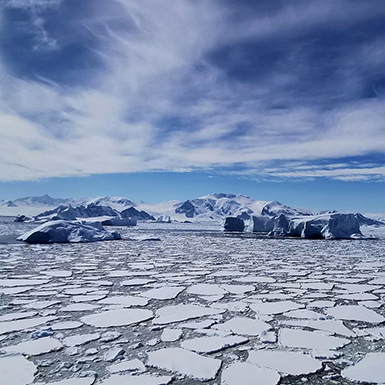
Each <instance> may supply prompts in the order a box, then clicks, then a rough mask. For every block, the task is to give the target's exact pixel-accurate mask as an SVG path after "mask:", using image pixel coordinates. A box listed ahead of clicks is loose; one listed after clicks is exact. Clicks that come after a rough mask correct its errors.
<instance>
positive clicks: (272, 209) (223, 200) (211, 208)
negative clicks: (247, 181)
mask: <svg viewBox="0 0 385 385" xmlns="http://www.w3.org/2000/svg"><path fill="white" fill-rule="evenodd" d="M173 208H174V213H168V215H171V216H172V217H175V216H183V217H185V218H188V219H192V220H221V219H223V218H225V217H229V216H232V217H240V218H242V219H250V217H251V216H252V215H279V214H288V215H310V214H311V213H310V211H307V210H298V209H295V208H292V207H288V206H285V205H283V204H282V203H279V202H277V201H261V200H256V199H253V198H250V197H248V196H245V195H240V194H239V195H236V194H224V193H212V194H208V195H205V196H203V197H200V198H196V199H189V200H187V201H184V202H179V203H176V204H174V205H173Z"/></svg>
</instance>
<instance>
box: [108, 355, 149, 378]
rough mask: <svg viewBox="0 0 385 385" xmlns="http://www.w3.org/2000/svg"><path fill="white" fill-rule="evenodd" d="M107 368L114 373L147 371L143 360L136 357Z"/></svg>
mask: <svg viewBox="0 0 385 385" xmlns="http://www.w3.org/2000/svg"><path fill="white" fill-rule="evenodd" d="M107 370H108V371H109V372H110V373H112V374H115V373H123V372H133V371H139V372H144V371H146V367H145V366H144V365H143V363H142V361H140V360H138V359H137V358H135V359H133V360H130V361H122V362H119V363H118V364H113V365H110V366H107Z"/></svg>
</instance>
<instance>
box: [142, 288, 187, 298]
mask: <svg viewBox="0 0 385 385" xmlns="http://www.w3.org/2000/svg"><path fill="white" fill-rule="evenodd" d="M184 290H185V288H184V287H182V286H164V287H160V288H157V289H150V290H148V291H146V292H144V293H141V294H139V295H140V296H141V297H146V298H152V299H160V300H166V299H174V298H176V297H177V296H178V295H179V294H180V293H182V291H184Z"/></svg>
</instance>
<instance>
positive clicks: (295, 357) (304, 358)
mask: <svg viewBox="0 0 385 385" xmlns="http://www.w3.org/2000/svg"><path fill="white" fill-rule="evenodd" d="M247 361H248V362H250V363H251V364H255V365H257V366H260V367H266V368H270V369H274V370H277V371H278V372H280V373H282V374H290V375H293V376H299V375H303V374H309V373H315V372H317V371H318V370H320V369H322V363H321V362H320V361H318V360H316V359H315V358H312V357H310V356H308V355H307V354H303V353H297V352H285V351H270V350H252V351H249V358H248V359H247Z"/></svg>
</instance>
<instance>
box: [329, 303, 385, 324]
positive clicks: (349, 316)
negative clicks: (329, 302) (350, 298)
mask: <svg viewBox="0 0 385 385" xmlns="http://www.w3.org/2000/svg"><path fill="white" fill-rule="evenodd" d="M327 314H328V315H330V316H332V317H335V318H337V319H342V320H351V321H363V322H370V323H381V322H384V321H385V317H383V316H382V315H380V314H378V313H376V312H375V311H373V310H370V309H368V308H366V307H364V306H360V305H346V306H336V307H334V308H331V309H327Z"/></svg>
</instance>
